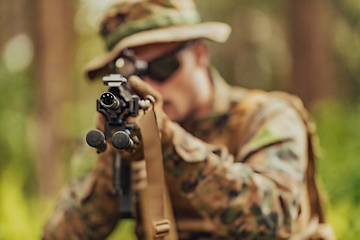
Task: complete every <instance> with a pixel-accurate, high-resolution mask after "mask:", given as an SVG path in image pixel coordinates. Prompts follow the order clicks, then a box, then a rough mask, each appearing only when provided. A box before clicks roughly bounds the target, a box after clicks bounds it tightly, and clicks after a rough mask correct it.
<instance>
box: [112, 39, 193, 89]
mask: <svg viewBox="0 0 360 240" xmlns="http://www.w3.org/2000/svg"><path fill="white" fill-rule="evenodd" d="M194 42H195V40H190V41H186V42H185V43H184V44H182V45H181V46H180V47H179V48H177V49H175V50H174V51H172V52H170V53H166V54H165V55H162V56H160V57H158V58H156V59H154V60H151V61H150V62H146V61H143V60H139V59H137V57H136V56H135V54H134V52H133V51H132V50H130V49H125V50H123V51H122V52H121V53H120V55H119V56H118V57H117V58H116V59H115V60H114V61H112V62H111V66H110V68H111V69H112V70H113V72H115V73H118V74H121V75H123V76H124V77H125V78H128V77H130V76H131V75H136V76H139V77H140V78H141V77H144V76H148V77H149V78H151V79H152V80H154V81H157V82H164V81H165V80H166V79H168V78H169V77H170V76H171V75H172V74H173V73H174V72H175V71H176V70H177V69H178V68H179V67H180V63H179V61H178V59H177V57H176V55H177V54H178V53H179V52H180V51H182V50H184V49H185V48H187V47H189V46H191V45H192V44H193V43H194Z"/></svg>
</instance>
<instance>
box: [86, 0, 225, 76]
mask: <svg viewBox="0 0 360 240" xmlns="http://www.w3.org/2000/svg"><path fill="white" fill-rule="evenodd" d="M230 32H231V27H230V26H229V25H228V24H225V23H219V22H205V23H201V22H200V15H199V13H198V12H197V11H196V6H195V4H194V2H193V1H192V0H117V1H114V2H112V3H111V5H110V7H109V8H108V9H107V11H106V13H105V14H104V16H103V18H102V20H101V24H100V34H101V36H102V37H103V39H104V42H105V45H106V48H107V50H108V51H109V52H107V53H105V54H103V55H100V56H98V57H96V58H95V59H94V60H93V61H91V62H90V63H89V64H88V65H87V66H86V67H85V69H86V76H87V77H88V78H89V79H94V78H96V77H98V76H104V75H106V74H109V72H108V71H109V68H108V64H109V63H110V62H111V61H112V60H114V59H115V58H116V57H117V56H118V55H119V53H120V52H121V51H122V50H124V49H125V48H130V47H135V46H140V45H145V44H151V43H161V42H181V41H187V40H192V39H198V38H205V39H209V40H212V41H216V42H225V41H226V40H227V39H228V37H229V35H230Z"/></svg>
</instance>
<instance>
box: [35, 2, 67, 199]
mask: <svg viewBox="0 0 360 240" xmlns="http://www.w3.org/2000/svg"><path fill="white" fill-rule="evenodd" d="M36 1H37V7H38V31H37V32H38V36H37V41H36V44H35V45H36V56H37V57H36V59H37V62H36V75H37V91H38V92H37V94H38V99H37V100H38V101H37V103H38V104H37V125H38V136H39V145H38V160H39V161H38V164H39V165H38V171H39V184H40V191H41V193H42V194H44V195H47V196H51V195H53V194H54V193H55V192H56V191H57V190H58V188H59V185H60V181H59V180H60V175H59V174H60V171H61V166H62V163H63V158H64V148H65V142H66V141H65V137H64V135H63V133H62V128H63V127H64V126H66V123H63V122H61V117H60V116H61V115H60V114H61V111H62V109H63V106H64V104H65V103H66V102H67V101H68V100H69V98H70V93H71V70H72V68H71V66H72V62H71V60H72V47H71V46H72V40H73V23H72V22H73V21H72V18H73V16H72V13H73V9H72V6H71V5H70V3H71V1H70V0H63V1H58V0H36Z"/></svg>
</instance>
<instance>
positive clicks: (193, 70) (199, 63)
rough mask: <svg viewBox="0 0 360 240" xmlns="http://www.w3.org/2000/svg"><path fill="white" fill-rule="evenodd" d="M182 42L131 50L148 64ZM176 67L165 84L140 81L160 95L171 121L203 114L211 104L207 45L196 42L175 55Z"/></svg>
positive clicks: (145, 78) (153, 80) (154, 81)
mask: <svg viewBox="0 0 360 240" xmlns="http://www.w3.org/2000/svg"><path fill="white" fill-rule="evenodd" d="M181 44H183V43H158V44H150V45H145V46H140V47H136V48H133V50H134V52H135V55H136V56H137V57H138V58H139V59H141V60H145V61H148V62H149V61H151V60H153V59H156V58H158V57H160V56H163V55H164V54H166V53H169V52H172V51H174V50H175V49H178V48H179V46H181ZM176 56H177V59H178V61H179V63H180V66H179V68H178V69H177V70H176V71H175V72H174V73H173V74H172V75H171V76H170V77H168V78H167V79H166V80H165V81H163V82H158V81H156V79H151V78H150V77H148V76H144V77H143V80H144V81H146V82H147V83H149V84H150V85H151V86H152V87H154V88H155V89H156V90H157V91H159V92H160V93H161V95H162V96H163V100H164V107H163V109H164V112H165V113H166V114H167V115H168V117H169V118H170V119H171V120H172V121H176V122H180V123H181V122H184V121H186V120H187V118H189V117H194V116H196V115H202V114H206V112H207V111H208V110H209V108H210V107H211V103H212V83H211V81H210V79H209V76H208V64H209V57H208V52H207V49H206V46H205V45H204V44H203V43H202V42H200V41H198V42H195V44H193V45H192V46H190V47H188V48H186V49H184V50H182V51H180V52H179V53H177V55H176Z"/></svg>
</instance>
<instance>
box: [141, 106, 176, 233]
mask: <svg viewBox="0 0 360 240" xmlns="http://www.w3.org/2000/svg"><path fill="white" fill-rule="evenodd" d="M140 131H141V136H142V142H143V146H144V157H145V161H146V172H147V182H148V188H147V196H148V202H149V205H148V206H149V207H150V209H148V210H145V209H143V210H142V211H144V210H145V211H150V216H151V220H152V226H153V234H152V235H153V238H156V239H163V237H164V236H166V235H167V234H168V233H169V230H170V221H169V220H167V219H165V210H164V209H165V190H166V189H165V178H164V167H163V158H162V150H161V141H160V136H159V131H158V128H157V123H156V116H155V112H154V110H153V109H151V110H148V111H146V112H145V115H144V117H143V118H142V119H141V121H140ZM144 224H146V223H144ZM146 235H147V234H146Z"/></svg>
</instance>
